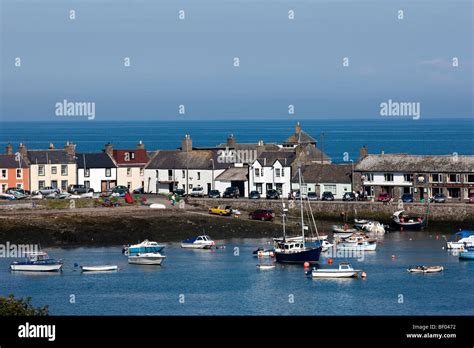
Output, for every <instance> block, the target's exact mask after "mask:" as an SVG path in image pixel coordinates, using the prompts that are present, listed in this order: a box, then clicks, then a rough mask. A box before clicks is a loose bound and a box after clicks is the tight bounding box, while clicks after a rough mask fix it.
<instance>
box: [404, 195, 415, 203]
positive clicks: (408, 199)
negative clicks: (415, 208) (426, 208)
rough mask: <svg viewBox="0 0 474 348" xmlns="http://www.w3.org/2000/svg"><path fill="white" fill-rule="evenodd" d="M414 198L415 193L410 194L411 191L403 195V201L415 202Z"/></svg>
mask: <svg viewBox="0 0 474 348" xmlns="http://www.w3.org/2000/svg"><path fill="white" fill-rule="evenodd" d="M413 201H414V199H413V195H412V194H410V193H405V194H404V195H402V202H403V203H413Z"/></svg>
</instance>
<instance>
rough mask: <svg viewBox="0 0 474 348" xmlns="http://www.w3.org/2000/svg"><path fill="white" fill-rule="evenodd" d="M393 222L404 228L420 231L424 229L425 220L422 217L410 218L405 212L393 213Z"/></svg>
mask: <svg viewBox="0 0 474 348" xmlns="http://www.w3.org/2000/svg"><path fill="white" fill-rule="evenodd" d="M393 222H394V223H395V224H396V225H398V226H400V227H403V228H407V229H420V228H422V227H423V224H424V218H423V217H422V216H409V215H406V214H405V211H404V210H399V211H396V212H395V213H393Z"/></svg>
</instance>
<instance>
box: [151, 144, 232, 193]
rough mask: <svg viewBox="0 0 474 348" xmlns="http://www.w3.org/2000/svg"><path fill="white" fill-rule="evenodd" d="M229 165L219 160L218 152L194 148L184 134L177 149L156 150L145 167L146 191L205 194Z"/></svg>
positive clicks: (216, 150)
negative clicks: (200, 189)
mask: <svg viewBox="0 0 474 348" xmlns="http://www.w3.org/2000/svg"><path fill="white" fill-rule="evenodd" d="M229 166H230V165H229V163H225V161H223V160H222V159H220V158H219V150H218V149H195V148H193V147H192V140H191V137H190V136H189V135H186V137H185V138H184V140H183V141H182V146H181V148H180V149H179V150H161V151H157V152H156V154H155V155H154V156H153V158H152V159H151V160H150V162H149V163H148V164H147V166H146V167H145V186H144V188H145V191H146V192H150V193H169V192H172V191H174V190H175V189H184V190H185V192H186V193H190V192H191V190H192V189H193V188H194V187H202V188H203V189H204V194H208V193H209V191H210V190H212V189H213V187H215V184H216V178H217V177H218V176H219V175H220V174H221V173H222V172H223V171H224V170H225V169H226V168H228V167H229Z"/></svg>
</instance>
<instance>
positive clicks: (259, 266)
mask: <svg viewBox="0 0 474 348" xmlns="http://www.w3.org/2000/svg"><path fill="white" fill-rule="evenodd" d="M257 268H258V269H260V270H262V271H264V270H267V269H274V268H275V265H270V264H263V263H261V264H258V265H257Z"/></svg>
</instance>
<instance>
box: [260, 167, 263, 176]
mask: <svg viewBox="0 0 474 348" xmlns="http://www.w3.org/2000/svg"><path fill="white" fill-rule="evenodd" d="M260 176H263V168H261V169H260Z"/></svg>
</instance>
